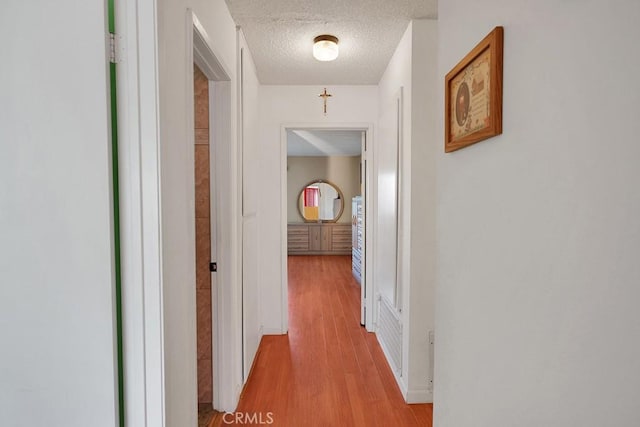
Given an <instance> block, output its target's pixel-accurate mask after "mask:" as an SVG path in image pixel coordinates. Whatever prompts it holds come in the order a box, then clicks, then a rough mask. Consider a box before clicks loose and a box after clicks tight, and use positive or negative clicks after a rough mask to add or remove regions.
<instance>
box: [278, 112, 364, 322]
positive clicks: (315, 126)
mask: <svg viewBox="0 0 640 427" xmlns="http://www.w3.org/2000/svg"><path fill="white" fill-rule="evenodd" d="M289 130H353V131H362V132H364V133H365V140H366V146H367V147H366V151H365V150H363V152H364V153H365V158H362V159H361V161H365V160H366V161H367V164H368V167H367V169H366V172H367V173H366V177H365V183H364V184H365V192H366V194H364V204H365V214H364V216H365V221H366V222H365V258H364V274H363V276H362V280H363V281H364V286H365V291H366V295H367V297H366V300H365V306H366V316H365V328H366V329H367V331H369V332H373V331H374V330H375V325H374V324H373V319H374V304H373V295H374V281H373V269H372V268H371V266H372V265H373V264H372V262H373V259H374V258H373V255H374V254H373V250H374V247H375V245H374V240H373V237H374V236H373V229H374V227H375V224H374V221H375V217H376V215H375V212H374V209H375V206H376V205H375V203H374V200H373V198H374V197H375V188H376V183H375V182H374V179H373V177H374V170H373V165H374V162H373V160H374V156H373V153H374V144H375V142H374V129H373V124H372V123H285V124H283V125H282V126H281V127H280V200H281V209H280V212H281V214H280V239H281V246H280V253H281V255H280V259H281V265H280V277H281V278H282V280H281V287H280V297H281V301H282V302H281V304H282V313H281V316H282V318H281V324H282V333H286V332H287V331H288V330H289V309H288V307H289V303H288V299H289V277H288V273H287V268H288V261H287V223H288V221H287V131H289Z"/></svg>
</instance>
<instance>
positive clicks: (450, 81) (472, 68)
mask: <svg viewBox="0 0 640 427" xmlns="http://www.w3.org/2000/svg"><path fill="white" fill-rule="evenodd" d="M503 38H504V30H503V28H502V27H496V28H494V29H493V31H491V32H490V33H489V34H488V35H487V36H486V37H485V38H484V39H482V41H481V42H480V43H478V45H477V46H476V47H474V48H473V50H471V52H469V54H467V56H465V57H464V59H463V60H462V61H460V62H459V63H458V64H457V65H456V66H455V67H454V68H453V69H452V70H451V71H450V72H449V73H448V74H447V75H446V77H445V136H444V151H445V152H446V153H450V152H452V151H456V150H459V149H461V148H464V147H467V146H469V145H471V144H475V143H476V142H480V141H482V140H484V139H487V138H491V137H492V136H496V135H500V134H501V133H502V50H503Z"/></svg>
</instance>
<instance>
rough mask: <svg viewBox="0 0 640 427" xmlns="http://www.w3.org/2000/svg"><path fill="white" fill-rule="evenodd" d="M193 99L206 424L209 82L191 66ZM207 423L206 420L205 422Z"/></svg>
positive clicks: (201, 390)
mask: <svg viewBox="0 0 640 427" xmlns="http://www.w3.org/2000/svg"><path fill="white" fill-rule="evenodd" d="M193 71H194V72H193V93H194V96H193V100H194V129H195V132H194V142H195V144H194V182H195V188H194V191H195V209H194V215H195V225H196V227H195V233H196V238H195V243H196V244H195V254H196V262H195V264H196V265H195V268H196V289H195V292H196V331H197V333H196V337H197V338H196V339H197V341H196V348H197V371H198V419H199V420H201V421H202V424H204V425H206V424H207V422H208V421H207V419H209V418H210V416H212V415H213V413H212V411H213V363H212V360H213V344H212V341H213V323H212V320H213V316H212V313H213V310H212V308H213V307H212V303H211V302H212V298H211V285H212V276H211V269H210V262H211V260H212V259H213V258H214V257H212V245H211V242H212V241H215V236H212V233H211V231H212V227H211V224H212V223H214V222H215V221H214V217H213V216H212V215H211V214H212V213H213V212H215V211H213V212H212V209H211V207H212V204H211V178H210V177H211V174H210V160H211V150H210V144H209V141H210V138H209V134H210V129H209V123H210V120H209V115H210V108H209V79H208V78H207V76H205V75H204V73H203V72H202V70H200V68H199V67H198V66H197V65H196V64H194V66H193ZM209 421H210V420H209Z"/></svg>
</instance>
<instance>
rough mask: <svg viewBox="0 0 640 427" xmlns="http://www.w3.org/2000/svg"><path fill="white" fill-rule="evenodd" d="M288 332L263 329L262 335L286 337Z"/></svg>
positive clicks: (277, 329)
mask: <svg viewBox="0 0 640 427" xmlns="http://www.w3.org/2000/svg"><path fill="white" fill-rule="evenodd" d="M286 334H287V331H284V332H283V331H282V329H279V328H264V327H263V328H262V335H286Z"/></svg>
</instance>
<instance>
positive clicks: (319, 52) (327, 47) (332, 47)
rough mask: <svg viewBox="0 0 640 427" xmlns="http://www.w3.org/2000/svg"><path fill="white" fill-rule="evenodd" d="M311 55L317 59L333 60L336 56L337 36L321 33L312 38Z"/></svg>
mask: <svg viewBox="0 0 640 427" xmlns="http://www.w3.org/2000/svg"><path fill="white" fill-rule="evenodd" d="M313 57H314V58H316V59H317V60H318V61H333V60H334V59H336V58H337V57H338V38H337V37H336V36H331V35H329V34H323V35H321V36H318V37H316V38H314V39H313Z"/></svg>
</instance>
